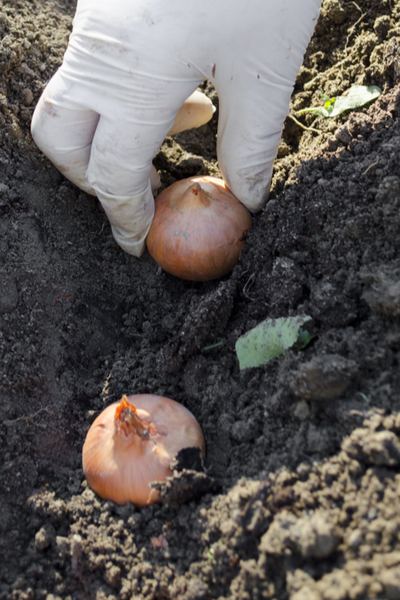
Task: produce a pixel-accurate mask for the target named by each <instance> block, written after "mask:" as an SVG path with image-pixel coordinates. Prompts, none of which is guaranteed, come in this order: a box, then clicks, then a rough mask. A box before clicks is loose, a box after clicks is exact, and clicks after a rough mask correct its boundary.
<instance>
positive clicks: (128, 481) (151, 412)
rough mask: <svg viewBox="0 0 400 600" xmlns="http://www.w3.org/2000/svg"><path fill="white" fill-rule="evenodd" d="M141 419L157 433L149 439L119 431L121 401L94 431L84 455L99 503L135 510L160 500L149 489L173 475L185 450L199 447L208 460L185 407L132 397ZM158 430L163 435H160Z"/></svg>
mask: <svg viewBox="0 0 400 600" xmlns="http://www.w3.org/2000/svg"><path fill="white" fill-rule="evenodd" d="M127 400H128V401H129V402H130V403H132V404H134V406H135V407H136V412H137V415H138V416H139V417H140V419H142V420H143V421H145V422H146V423H150V424H151V427H152V428H154V430H155V431H156V432H155V433H153V434H152V435H151V439H146V440H144V439H142V438H141V437H140V436H139V435H137V433H135V432H133V433H130V434H129V435H127V436H126V435H124V433H123V432H122V433H121V432H120V433H118V432H117V427H116V422H115V414H116V409H117V408H118V407H119V406H120V402H115V403H114V404H111V405H110V406H108V407H107V408H106V409H105V410H104V411H103V412H102V413H101V414H100V415H99V416H98V417H97V418H96V419H95V421H94V422H93V424H92V426H91V427H90V429H89V431H88V433H87V436H86V440H85V443H84V445H83V450H82V464H83V470H84V473H85V476H86V479H87V482H88V484H89V486H90V487H91V488H92V490H93V491H94V492H96V493H97V494H98V495H99V496H100V497H101V498H103V499H105V500H112V501H113V502H115V503H116V504H126V503H127V502H131V503H132V504H134V505H135V506H137V507H141V506H145V505H148V504H153V503H154V502H157V501H158V492H157V491H156V490H153V489H152V488H151V487H150V483H152V482H154V481H165V480H166V478H167V477H168V476H171V475H172V472H171V470H170V469H169V465H170V464H171V462H172V460H173V459H174V458H175V457H176V455H177V454H178V452H179V451H180V450H182V449H183V448H192V447H199V448H200V452H201V456H203V457H204V456H205V444H204V438H203V434H202V432H201V429H200V426H199V424H198V423H197V421H196V419H195V417H194V416H193V415H192V413H191V412H190V411H189V410H187V409H186V408H185V407H184V406H183V405H182V404H179V403H178V402H175V401H174V400H171V399H170V398H164V397H162V396H155V395H152V394H140V395H136V396H128V397H127ZM158 431H159V432H160V433H158Z"/></svg>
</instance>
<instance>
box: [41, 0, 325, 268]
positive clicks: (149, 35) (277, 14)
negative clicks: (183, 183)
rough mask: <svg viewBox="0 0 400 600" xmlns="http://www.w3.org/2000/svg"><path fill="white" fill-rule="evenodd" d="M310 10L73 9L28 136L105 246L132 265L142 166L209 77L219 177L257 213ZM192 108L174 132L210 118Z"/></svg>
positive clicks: (137, 250)
mask: <svg viewBox="0 0 400 600" xmlns="http://www.w3.org/2000/svg"><path fill="white" fill-rule="evenodd" d="M320 2H321V0H302V1H300V0H251V2H248V1H246V0H201V1H200V2H199V0H174V1H173V2H171V1H168V0H167V1H166V0H78V6H77V11H76V15H75V19H74V23H73V32H72V34H71V37H70V41H69V45H68V48H67V51H66V53H65V56H64V61H63V64H62V66H61V67H60V69H59V70H58V71H57V73H56V74H55V75H54V77H53V78H52V79H51V81H50V83H49V84H48V86H47V87H46V89H45V90H44V92H43V95H42V97H41V99H40V101H39V103H38V105H37V107H36V110H35V113H34V116H33V121H32V135H33V138H34V140H35V142H36V143H37V145H38V146H39V148H41V150H42V151H43V152H44V153H45V154H46V155H47V156H48V157H49V158H50V160H52V162H53V163H54V164H55V165H56V166H57V167H58V168H59V169H60V171H61V172H62V173H64V175H65V176H66V177H67V178H68V179H70V180H71V181H73V182H74V183H75V184H76V185H78V186H79V187H81V188H82V189H84V190H86V191H87V192H89V193H94V194H96V195H97V197H98V198H99V200H100V202H101V204H102V205H103V207H104V209H105V211H106V213H107V216H108V218H109V220H110V222H111V226H112V230H113V234H114V237H115V239H116V241H117V243H118V244H119V245H120V246H121V247H122V248H123V249H124V250H125V251H126V252H128V253H130V254H133V255H135V256H140V254H141V253H142V251H143V248H144V244H145V238H146V235H147V232H148V230H149V227H150V224H151V221H152V218H153V214H154V200H153V193H152V186H153V188H156V187H157V174H156V173H154V168H153V171H152V159H153V157H154V155H155V154H156V153H157V151H158V150H159V148H160V146H161V144H162V142H163V140H164V138H165V136H166V135H167V133H168V132H169V131H170V130H171V128H172V126H173V123H174V120H175V117H176V116H177V113H178V111H179V109H180V108H181V107H182V105H183V104H184V102H185V100H186V99H187V98H188V97H189V96H190V95H191V94H192V93H193V92H194V90H196V88H197V87H198V85H199V84H200V83H201V82H202V81H204V80H205V79H209V80H210V81H211V82H212V83H213V85H214V86H215V88H216V90H217V92H218V96H219V121H218V145H217V153H218V161H219V166H220V169H221V172H222V175H223V178H224V180H225V182H226V184H227V185H228V187H229V188H230V189H231V191H232V192H233V193H234V194H235V196H236V197H237V198H238V199H239V200H240V201H241V202H243V204H244V205H245V206H247V208H249V210H251V211H253V212H255V211H258V210H259V209H260V208H262V206H263V205H264V204H265V202H266V199H267V196H268V192H269V187H270V180H271V174H272V167H273V162H274V159H275V156H276V152H277V148H278V146H279V142H280V136H281V131H282V127H283V123H284V120H285V117H286V115H287V112H288V106H289V101H290V96H291V93H292V89H293V84H294V81H295V78H296V75H297V72H298V70H299V68H300V65H301V62H302V59H303V54H304V52H305V49H306V47H307V44H308V42H309V39H310V37H311V34H312V31H313V29H314V25H315V23H316V20H317V17H318V10H319V6H320ZM193 100H194V104H195V105H197V106H199V105H200V108H197V109H193V107H192V109H191V110H189V111H186V117H183V119H184V121H185V122H184V124H183V127H191V126H196V125H199V124H201V123H202V122H205V121H206V120H208V118H209V117H211V114H212V106H211V104H210V103H208V101H207V100H205V102H204V105H202V101H201V100H202V96H200V95H197V96H195V97H194V98H193ZM182 111H183V112H181V113H180V116H179V118H181V117H182V114H184V113H185V109H184V108H183V109H182ZM193 114H194V119H193V120H192V118H191V115H193ZM181 128H182V127H181Z"/></svg>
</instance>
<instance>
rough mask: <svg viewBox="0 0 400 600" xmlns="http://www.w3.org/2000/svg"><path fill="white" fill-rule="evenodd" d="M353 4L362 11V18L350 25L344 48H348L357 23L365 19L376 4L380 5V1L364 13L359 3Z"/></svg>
mask: <svg viewBox="0 0 400 600" xmlns="http://www.w3.org/2000/svg"><path fill="white" fill-rule="evenodd" d="M352 4H354V6H356V7H357V8H358V10H359V11H360V13H361V17H360V18H359V19H358V20H357V21H356V22H355V23H353V25H352V26H351V27H350V29H349V30H348V31H349V33H348V36H347V38H346V43H345V45H344V49H345V50H346V49H347V44H348V43H349V40H350V36H351V35H352V34H353V33H354V29H355V28H356V27H357V25H358V24H359V23H361V21H362V20H363V19H364V17H366V16H367V15H368V14H369V13H370V12H371V10H373V9H374V8H375V7H376V6H379V4H380V2H377V3H376V4H374V5H373V6H371V8H370V9H369V10H367V12H365V13H363V12H362V10H361V8H360V7H359V6H358V4H356V3H355V2H352Z"/></svg>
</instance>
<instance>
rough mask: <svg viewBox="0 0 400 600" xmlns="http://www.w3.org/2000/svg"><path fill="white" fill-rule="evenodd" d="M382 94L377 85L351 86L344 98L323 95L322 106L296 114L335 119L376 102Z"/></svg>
mask: <svg viewBox="0 0 400 600" xmlns="http://www.w3.org/2000/svg"><path fill="white" fill-rule="evenodd" d="M381 94H382V90H381V89H380V88H379V87H378V86H377V85H353V87H351V88H350V89H349V92H348V94H347V95H346V96H339V97H338V98H329V96H326V95H325V94H322V95H321V98H322V99H323V101H324V106H314V107H311V108H303V110H299V111H298V112H297V114H298V115H302V114H305V113H309V112H310V113H313V114H314V115H321V116H323V117H337V116H338V115H341V114H342V113H344V112H345V111H346V110H354V109H355V108H360V107H361V106H364V105H365V104H368V102H372V100H376V99H377V98H378V97H379V96H380V95H381Z"/></svg>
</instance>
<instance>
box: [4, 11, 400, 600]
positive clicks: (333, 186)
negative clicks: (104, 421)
mask: <svg viewBox="0 0 400 600" xmlns="http://www.w3.org/2000/svg"><path fill="white" fill-rule="evenodd" d="M0 7H1V9H0V30H1V37H2V40H1V43H0V108H1V112H0V123H1V128H0V173H1V179H0V212H1V221H0V229H1V236H0V273H1V274H0V318H1V331H0V351H1V369H0V386H1V406H0V411H1V413H0V414H1V425H0V431H1V437H0V440H1V444H0V457H1V458H0V464H1V465H2V469H1V474H0V483H1V491H0V494H1V495H0V498H1V502H0V531H1V533H0V553H1V566H0V599H1V600H6V599H7V600H8V599H10V598H11V599H12V600H56V599H59V598H62V599H63V600H64V599H65V600H67V599H70V600H75V599H76V600H84V599H85V600H86V599H88V600H89V599H90V600H91V599H96V600H104V599H106V598H107V599H108V600H112V599H121V600H128V599H131V598H134V599H135V600H139V599H143V600H144V599H146V600H167V599H179V600H202V599H204V600H205V599H208V598H219V599H223V598H226V599H228V598H230V599H243V600H251V599H261V598H267V599H268V598H270V599H274V598H275V599H276V600H285V599H287V598H290V599H291V600H348V599H349V600H350V599H351V600H357V599H364V598H371V599H372V598H377V599H389V600H398V599H400V473H399V468H400V368H399V353H400V322H399V317H400V253H399V250H400V122H399V115H400V54H399V52H400V25H399V22H400V21H399V17H400V0H381V1H380V2H376V1H375V0H360V1H358V3H356V2H352V1H348V0H324V2H323V7H322V12H321V17H320V20H319V23H318V26H317V29H316V31H315V35H314V37H313V39H312V41H311V44H310V47H309V49H308V52H307V55H306V57H305V60H304V65H303V67H302V69H301V71H300V73H299V76H298V79H297V83H296V87H295V90H294V94H293V99H292V107H291V108H292V112H294V111H297V110H299V109H300V108H304V107H307V106H313V105H316V104H318V103H319V102H320V98H319V96H320V94H321V93H322V92H323V93H326V94H328V95H330V96H336V95H340V94H342V93H343V92H345V91H346V90H347V89H348V88H349V87H350V86H351V85H353V84H368V85H369V84H371V85H379V86H380V87H381V88H382V89H383V94H382V96H381V97H380V98H379V99H378V100H377V101H376V102H375V103H374V104H372V105H370V106H369V107H366V108H363V109H359V110H357V111H354V112H353V113H351V114H345V115H343V116H341V117H338V118H335V119H323V118H322V117H315V116H311V115H308V116H307V117H300V120H301V122H302V123H303V125H305V126H306V127H307V128H308V130H304V129H302V128H300V127H299V126H298V125H297V124H296V123H295V122H294V121H293V120H292V119H290V118H288V119H287V122H286V126H285V131H284V134H283V138H282V144H281V146H280V150H279V155H278V159H277V161H276V168H275V174H274V180H273V187H272V193H271V199H270V200H269V202H268V204H267V206H266V208H265V210H263V211H262V212H261V213H259V214H258V215H256V216H255V217H254V219H253V229H252V230H251V233H250V236H249V239H248V243H247V246H246V249H245V251H244V252H243V254H242V258H241V262H240V264H239V265H238V266H237V267H236V268H235V270H234V271H233V273H232V274H231V275H230V276H228V277H225V278H224V279H223V280H220V281H215V282H210V283H196V284H194V283H188V282H184V281H180V280H179V279H176V278H174V277H172V276H170V275H167V274H166V273H164V272H159V269H158V267H157V265H156V264H155V263H154V262H153V260H152V259H151V257H150V256H149V254H148V253H146V254H145V255H144V256H143V258H142V259H140V260H137V259H135V258H133V257H130V256H128V255H126V254H124V253H123V252H122V251H121V250H120V249H119V248H118V247H117V246H116V244H115V243H114V241H113V238H112V236H111V232H110V229H109V226H108V223H107V220H106V217H105V215H104V213H103V212H102V210H101V208H100V207H99V204H98V202H97V200H96V199H94V198H92V197H89V196H87V195H85V194H84V193H82V192H80V191H79V190H78V189H77V188H75V187H74V186H73V185H72V184H70V183H69V182H68V181H66V180H65V179H64V178H63V176H62V175H61V174H59V173H58V172H57V171H56V170H55V169H54V168H53V167H52V166H51V165H50V163H49V162H48V161H47V160H46V159H45V158H43V157H42V156H41V155H40V153H39V151H38V150H37V149H36V148H35V146H34V144H33V142H32V141H31V138H30V134H29V122H30V118H31V114H32V109H33V107H34V105H35V103H36V101H37V99H38V97H39V95H40V93H41V90H42V89H43V87H44V85H45V83H46V82H47V81H48V79H49V78H50V76H51V75H52V73H53V72H54V71H55V69H56V68H57V66H58V65H59V64H60V62H61V60H62V55H63V51H64V49H65V46H66V43H67V39H68V34H69V32H70V29H71V22H72V16H73V13H74V4H73V2H64V3H63V2H61V1H60V2H59V3H56V2H53V1H47V2H46V1H42V0H38V1H37V2H31V1H29V0H9V1H5V0H4V1H3V2H0ZM205 89H206V91H207V92H208V93H209V94H210V96H212V97H213V99H214V100H215V101H216V103H217V98H215V92H214V91H213V90H212V89H211V88H210V87H209V86H205ZM216 118H217V116H216V117H215V119H214V120H213V121H212V122H211V124H209V125H207V126H205V127H203V128H202V129H200V130H196V131H192V132H188V133H185V134H181V135H179V136H176V138H175V139H171V138H169V139H167V140H166V142H165V143H164V145H163V147H162V149H161V151H160V152H159V154H158V155H157V157H156V161H155V162H156V166H157V168H158V169H159V171H160V172H161V176H162V182H163V185H164V186H165V185H169V184H170V183H172V182H173V181H175V180H176V179H179V178H183V177H188V176H191V175H197V174H211V175H214V174H218V165H217V162H216V155H215V130H216ZM310 128H312V129H316V130H318V132H319V133H318V132H315V131H312V130H310ZM298 314H307V315H310V316H311V317H312V319H313V334H314V337H313V339H312V342H311V343H310V344H309V345H308V346H307V347H306V348H304V349H303V350H301V351H295V350H290V351H287V352H286V353H285V355H284V356H282V357H280V358H277V359H274V360H273V361H271V362H270V363H268V364H267V365H266V366H264V367H258V368H254V369H247V370H244V371H239V366H238V361H237V358H236V355H235V350H234V345H235V341H236V339H237V338H238V336H240V335H241V334H243V333H244V332H246V331H247V330H249V329H250V328H251V327H253V326H255V325H256V324H257V323H259V322H260V321H262V320H263V319H265V318H267V317H281V316H288V315H298ZM218 342H223V343H222V344H219V345H218V346H216V347H214V348H213V349H209V350H207V347H208V346H210V345H213V344H216V343H218ZM144 392H150V393H154V394H160V395H165V396H169V397H171V398H174V399H175V400H177V401H179V402H181V403H183V404H184V405H185V406H186V407H188V408H189V409H190V410H191V411H192V412H193V413H194V415H195V416H196V418H197V419H198V421H199V422H200V424H201V426H202V428H203V431H204V435H205V439H206V444H207V459H206V463H205V473H197V472H196V471H194V470H193V464H192V463H191V462H190V459H191V457H190V456H189V457H184V459H182V460H181V461H180V463H179V465H177V469H178V468H179V469H181V470H180V471H179V472H178V470H177V472H176V475H175V477H174V480H173V481H172V482H170V483H169V484H168V486H164V487H163V489H162V492H161V494H162V497H163V498H164V504H163V505H162V506H151V507H148V508H145V509H143V510H137V509H135V508H134V507H132V506H130V505H128V506H124V507H119V506H117V505H114V504H113V503H111V502H104V501H102V500H100V499H99V498H98V497H96V496H95V494H94V493H93V492H92V491H91V490H90V489H89V488H88V487H87V484H86V482H85V480H84V477H83V472H82V468H81V448H82V444H83V440H84V437H85V434H86V432H87V429H88V427H89V425H90V423H91V422H92V421H93V419H94V417H95V416H96V415H97V414H98V412H99V411H100V410H101V409H102V408H103V407H104V406H106V405H108V404H109V403H111V402H114V401H116V400H118V399H119V397H120V396H121V395H122V393H128V394H134V393H144ZM182 469H183V470H182ZM182 501H184V502H183V503H182Z"/></svg>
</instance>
